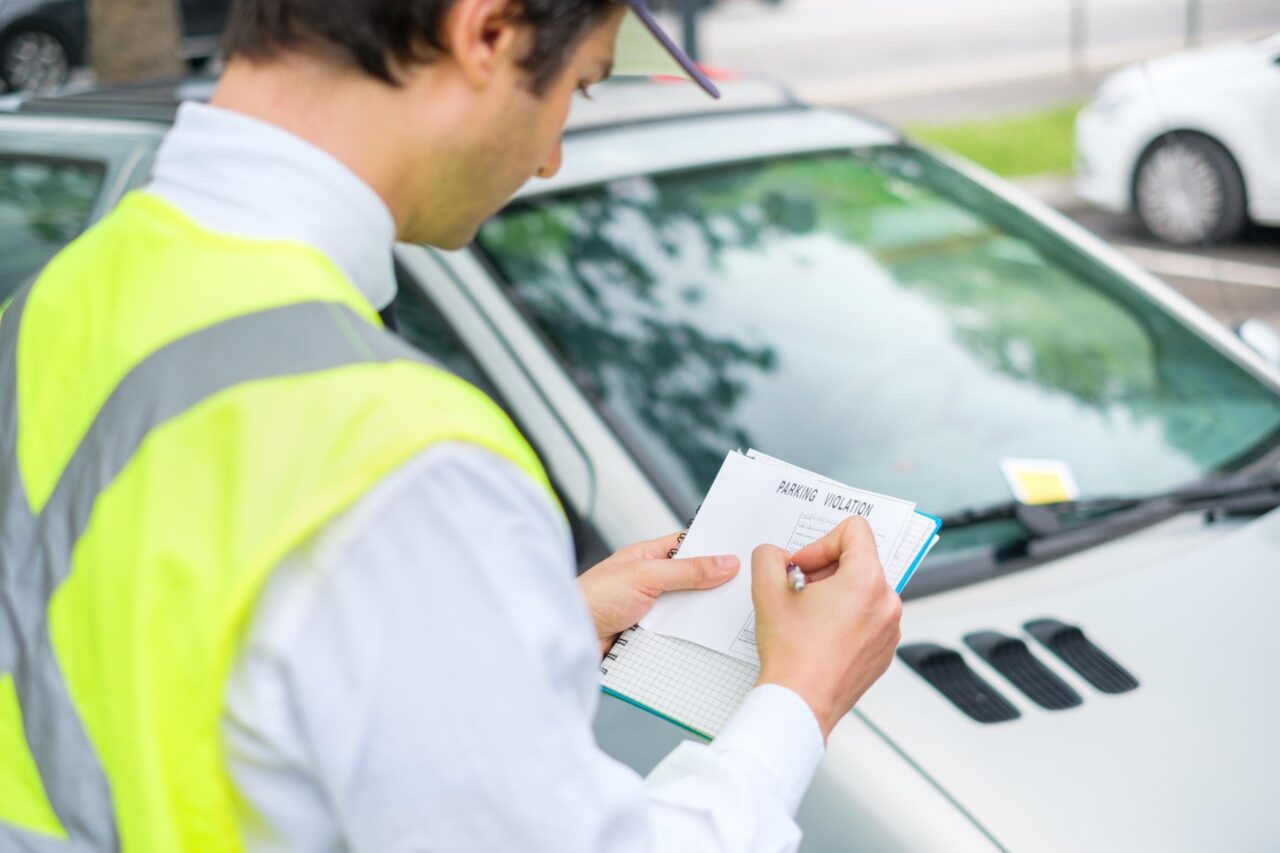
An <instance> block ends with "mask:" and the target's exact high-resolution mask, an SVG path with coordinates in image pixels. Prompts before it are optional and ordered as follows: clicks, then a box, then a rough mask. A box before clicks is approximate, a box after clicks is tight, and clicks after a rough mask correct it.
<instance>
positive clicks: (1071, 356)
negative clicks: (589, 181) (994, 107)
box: [478, 146, 1280, 567]
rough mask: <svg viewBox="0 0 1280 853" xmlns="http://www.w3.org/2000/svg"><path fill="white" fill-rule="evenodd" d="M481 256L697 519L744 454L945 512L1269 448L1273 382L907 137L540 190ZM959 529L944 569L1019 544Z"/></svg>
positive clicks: (1120, 482)
mask: <svg viewBox="0 0 1280 853" xmlns="http://www.w3.org/2000/svg"><path fill="white" fill-rule="evenodd" d="M478 245H479V247H480V249H481V251H482V252H483V254H484V255H485V256H487V258H488V259H489V261H490V262H491V263H492V265H493V266H494V267H495V268H496V269H497V271H498V273H499V274H500V278H501V279H503V280H504V282H505V286H506V287H508V288H509V290H510V292H511V294H512V296H513V298H514V299H515V300H516V301H517V302H518V304H520V305H522V306H523V307H524V308H525V309H526V310H527V311H528V313H529V314H530V315H531V317H532V319H533V320H534V321H535V322H536V324H537V326H538V327H540V328H541V330H542V331H543V332H544V333H545V335H546V337H547V338H548V339H549V340H550V342H551V344H552V345H553V347H554V348H555V349H556V350H557V351H558V352H559V354H560V356H561V357H562V358H563V360H564V361H565V362H566V363H567V365H568V367H569V368H570V372H571V374H572V375H573V376H574V377H575V378H576V379H577V380H578V381H579V382H580V383H581V385H582V386H583V388H584V390H585V391H586V392H587V393H588V394H589V395H590V396H591V397H592V398H593V399H594V400H595V401H596V402H597V404H598V406H599V407H600V409H601V411H602V412H603V413H604V415H605V416H606V417H607V418H608V420H609V421H610V422H611V424H612V425H613V427H614V429H616V430H617V431H618V433H619V434H620V435H621V436H622V438H623V439H624V440H625V441H626V442H627V443H628V444H629V445H630V446H631V447H632V448H633V450H634V451H635V453H636V454H637V456H638V457H639V458H640V459H641V460H642V462H643V463H644V464H645V465H647V466H648V468H649V470H650V472H651V474H652V476H653V478H654V480H655V482H657V483H658V484H659V486H660V487H661V488H663V489H664V490H665V492H666V494H667V495H668V497H669V499H670V500H671V501H672V502H673V503H674V504H675V506H676V509H677V510H678V511H682V512H687V511H689V510H691V509H692V508H693V507H695V506H696V505H697V504H698V502H699V501H700V500H701V498H702V496H703V494H705V492H706V490H707V488H708V486H709V485H710V483H711V481H712V479H713V478H714V477H715V474H716V472H717V470H718V469H719V466H720V463H721V461H722V460H723V458H724V455H725V452H726V451H727V450H729V449H732V448H743V449H745V448H747V447H755V448H758V449H759V450H761V451H763V452H765V453H768V454H771V455H774V456H778V457H781V458H783V459H786V460H788V461H790V462H794V463H796V464H798V465H802V466H804V467H806V468H811V469H813V470H815V471H817V472H820V473H822V474H825V475H827V476H830V477H833V478H835V479H838V480H842V481H844V482H847V483H850V484H852V485H855V486H858V487H861V488H865V489H871V490H874V491H879V492H884V493H887V494H891V495H895V496H899V497H903V498H907V499H909V500H914V501H916V502H918V505H919V506H920V508H921V509H922V510H924V511H928V512H931V513H934V514H937V515H945V514H947V513H951V512H954V511H957V510H960V509H962V508H969V507H974V506H983V505H988V504H992V503H995V502H999V501H1005V500H1009V499H1010V497H1011V494H1010V490H1009V487H1008V485H1007V484H1006V482H1005V481H1004V479H1003V477H1002V475H1001V470H1000V460H1001V459H1004V458H1007V457H1030V458H1042V459H1044V458H1047V459H1055V460H1062V461H1064V462H1066V463H1067V464H1068V465H1069V466H1070V469H1071V471H1072V472H1073V474H1074V478H1075V479H1076V481H1077V482H1078V485H1079V488H1080V491H1081V497H1086V498H1087V497H1091V496H1111V495H1140V494H1145V493H1151V492H1156V491H1162V490H1167V489H1171V488H1175V487H1178V486H1180V485H1183V484H1186V483H1188V482H1191V481H1195V480H1198V479H1201V478H1203V477H1205V476H1206V475H1209V474H1212V473H1215V472H1217V471H1221V470H1224V469H1229V468H1231V467H1233V466H1237V465H1239V464H1242V463H1243V462H1244V461H1245V460H1247V459H1250V458H1253V457H1254V456H1256V455H1257V454H1259V453H1260V452H1262V450H1263V449H1265V448H1267V447H1269V446H1270V445H1271V444H1272V443H1274V442H1275V441H1276V440H1277V438H1276V436H1277V429H1278V427H1280V396H1278V395H1277V394H1276V392H1275V391H1274V390H1272V389H1271V388H1269V387H1268V386H1266V385H1264V384H1263V383H1262V382H1261V381H1260V380H1259V379H1258V378H1256V377H1255V376H1253V375H1252V374H1250V373H1249V372H1247V371H1246V370H1244V369H1242V368H1241V367H1240V366H1239V365H1237V364H1236V363H1235V362H1233V361H1231V360H1229V359H1228V358H1226V357H1224V356H1223V355H1222V354H1221V353H1219V352H1218V351H1217V350H1215V349H1214V348H1213V347H1212V346H1211V345H1209V344H1208V343H1207V342H1206V341H1205V340H1203V339H1202V338H1201V337H1200V336H1198V335H1197V334H1195V333H1193V332H1192V331H1191V330H1189V329H1188V328H1187V327H1186V326H1185V325H1184V324H1183V323H1182V322H1181V321H1179V320H1178V319H1176V318H1175V317H1174V316H1173V315H1172V314H1171V313H1169V312H1168V311H1167V310H1165V309H1164V308H1163V307H1162V306H1161V305H1160V304H1158V303H1157V302H1155V301H1153V300H1152V299H1151V298H1149V297H1148V296H1146V295H1144V293H1143V292H1141V291H1140V290H1139V289H1138V288H1136V287H1135V286H1134V285H1133V284H1131V283H1130V282H1128V281H1127V280H1125V279H1124V278H1123V277H1122V276H1120V275H1119V274H1118V273H1116V272H1115V271H1113V270H1111V269H1110V268H1108V267H1106V266H1104V265H1102V264H1101V263H1100V262H1099V261H1097V260H1096V259H1094V258H1093V257H1091V256H1089V255H1088V254H1086V253H1084V252H1082V251H1080V250H1079V249H1077V248H1075V247H1073V246H1072V245H1070V244H1068V243H1067V242H1065V241H1064V240H1062V239H1061V238H1059V237H1057V236H1056V235H1055V234H1053V233H1052V232H1051V231H1049V230H1048V229H1047V228H1045V227H1044V226H1043V225H1041V224H1039V223H1038V222H1037V221H1035V220H1034V219H1033V218H1031V217H1030V216H1029V215H1027V214H1026V213H1024V212H1022V211H1020V210H1019V209H1018V208H1017V207H1015V206H1014V205H1012V204H1010V203H1008V202H1006V201H1004V200H1002V199H1001V198H999V197H997V196H996V195H994V194H992V193H990V192H988V191H987V190H985V189H983V188H981V187H979V186H978V185H977V184H975V183H974V182H973V181H970V180H969V179H967V178H965V177H963V176H962V175H960V174H958V173H957V172H955V171H954V170H952V169H951V168H949V167H947V166H946V165H944V164H942V163H941V162H939V161H937V160H935V159H934V158H932V157H930V156H929V155H927V154H925V153H922V152H920V151H918V150H916V149H914V148H910V147H905V146H888V147H875V148H870V149H865V150H857V151H852V152H850V151H842V152H828V153H820V154H809V155H801V156H787V157H780V158H775V159H768V160H762V161H757V162H749V163H737V164H732V165H722V166H716V167H714V168H704V169H699V170H695V171H686V172H680V173H672V174H664V175H659V176H650V177H638V178H629V179H626V180H618V181H614V182H611V183H608V184H604V185H600V186H592V187H590V188H587V189H581V190H575V191H572V192H567V193H564V194H560V195H555V196H543V197H535V198H532V199H529V200H526V201H522V202H519V203H517V204H515V205H513V206H512V207H510V208H508V209H507V210H505V211H504V212H502V213H501V214H500V215H499V216H497V217H496V218H495V219H494V220H492V221H490V222H489V223H488V224H487V225H486V226H485V227H484V228H483V230H482V232H481V234H480V236H479V240H478ZM1010 524H1013V523H1012V522H1007V523H1005V525H1006V528H1007V527H1008V525H1010ZM996 526H997V527H998V526H999V525H998V524H997V525H996ZM943 533H944V535H943V539H942V544H941V547H940V548H939V549H937V550H936V551H935V555H934V556H931V558H930V560H929V566H930V567H937V566H942V565H945V564H946V563H947V562H949V561H954V560H955V559H958V556H957V555H958V554H959V552H964V551H969V552H970V556H971V552H972V549H974V548H975V547H980V546H981V547H988V548H989V547H990V546H992V545H994V544H997V540H999V538H1000V536H1001V535H1003V536H1005V537H1006V538H1007V537H1008V536H1010V534H1011V531H1009V530H1008V529H1006V530H1004V532H1003V534H1001V533H1000V532H999V531H995V532H992V531H988V532H986V533H977V532H975V531H956V532H955V533H954V534H953V535H952V536H951V537H948V536H947V535H946V531H945V530H944V531H943ZM975 537H976V538H975ZM948 552H949V553H950V556H948Z"/></svg>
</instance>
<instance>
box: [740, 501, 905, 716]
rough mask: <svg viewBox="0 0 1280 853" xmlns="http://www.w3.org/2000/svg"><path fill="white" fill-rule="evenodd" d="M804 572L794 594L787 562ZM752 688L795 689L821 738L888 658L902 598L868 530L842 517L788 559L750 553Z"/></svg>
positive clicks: (768, 548)
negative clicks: (756, 668) (755, 656)
mask: <svg viewBox="0 0 1280 853" xmlns="http://www.w3.org/2000/svg"><path fill="white" fill-rule="evenodd" d="M788 561H790V562H793V563H795V564H796V565H798V566H800V568H801V569H803V570H804V572H805V575H806V576H807V577H808V584H807V585H806V586H805V588H804V589H803V590H801V591H799V592H796V591H794V590H792V589H791V587H790V585H789V584H788V583H787V563H788ZM751 597H752V599H753V600H754V601H755V608H756V645H757V647H758V648H759V651H760V679H759V681H758V682H757V683H759V684H779V685H781V686H783V687H787V688H789V689H791V690H793V691H795V692H796V693H797V694H798V695H799V696H800V698H801V699H803V700H804V701H805V702H806V703H808V705H809V707H810V708H812V709H813V713H814V716H816V717H817V718H818V725H819V726H820V727H821V728H822V736H823V738H824V739H825V738H826V737H827V736H828V735H829V734H830V733H831V729H832V728H834V727H835V724H836V723H837V722H838V721H839V720H840V718H841V717H843V716H844V715H845V714H846V713H847V712H848V711H849V709H850V708H852V707H853V705H854V703H855V702H857V701H858V699H859V698H861V696H862V694H863V693H865V692H866V690H867V688H868V687H870V686H871V685H872V684H873V683H874V682H875V680H876V679H877V678H879V677H880V676H881V675H883V674H884V671H885V670H886V669H888V668H889V663H890V662H891V661H892V660H893V652H894V649H896V648H897V646H898V640H899V638H900V636H901V635H900V633H899V630H898V622H899V620H900V619H901V617H902V601H901V599H899V598H898V596H897V594H896V593H894V591H893V590H892V589H890V588H889V584H888V582H887V581H886V580H885V577H884V570H883V569H882V568H881V567H880V558H879V556H877V554H876V541H875V537H874V536H873V535H872V533H871V527H870V526H869V525H868V524H867V522H866V520H865V519H862V518H849V519H846V520H845V521H844V522H842V523H841V524H840V525H839V526H837V527H836V528H835V529H834V530H832V531H831V532H830V533H828V534H827V535H826V536H824V537H822V538H821V539H819V540H817V541H816V542H812V543H810V544H809V545H806V546H805V547H804V548H801V549H800V550H799V551H797V552H796V553H795V554H794V555H790V557H789V556H788V554H787V552H786V551H784V550H783V549H781V548H778V547H777V546H774V545H761V546H760V547H759V548H756V550H755V551H754V552H753V553H752V555H751Z"/></svg>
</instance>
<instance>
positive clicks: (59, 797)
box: [0, 288, 425, 851]
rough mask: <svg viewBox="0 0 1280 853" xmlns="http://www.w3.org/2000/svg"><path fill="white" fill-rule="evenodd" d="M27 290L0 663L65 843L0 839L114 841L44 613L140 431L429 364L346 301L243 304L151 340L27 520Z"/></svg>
mask: <svg viewBox="0 0 1280 853" xmlns="http://www.w3.org/2000/svg"><path fill="white" fill-rule="evenodd" d="M28 293H29V288H24V289H23V290H22V291H21V292H20V293H19V294H18V295H17V296H15V298H14V301H13V303H12V304H11V305H10V306H9V308H8V310H6V311H5V312H4V316H3V318H2V320H0V453H2V455H0V520H3V524H4V526H3V529H2V530H0V672H5V671H8V672H11V673H12V674H13V678H14V684H15V686H16V688H17V693H18V697H19V702H20V704H21V706H22V718H23V725H24V727H25V729H26V734H27V740H28V742H29V744H30V746H31V752H32V755H33V756H34V758H35V761H36V766H37V767H38V768H39V770H40V776H41V779H42V781H43V783H44V787H45V791H46V793H47V794H48V797H49V802H50V804H51V805H52V806H53V810H54V812H55V813H56V814H57V815H58V818H59V820H60V821H61V822H62V825H63V826H64V827H65V828H66V830H67V833H68V835H69V836H70V840H69V841H68V842H58V841H52V840H50V839H48V838H45V837H43V836H38V835H35V834H32V833H29V832H26V831H24V830H20V829H18V828H16V827H14V826H11V825H8V824H4V823H0V849H4V850H10V849H18V850H32V851H46V850H55V849H56V850H68V849H87V850H111V849H117V848H118V847H119V839H118V837H117V833H116V827H115V817H114V812H113V809H112V805H111V792H110V788H109V787H108V785H107V781H106V778H105V776H104V774H103V771H102V769H101V767H100V765H99V763H98V761H97V758H96V756H95V754H94V752H93V748H92V746H91V745H90V743H89V741H88V738H87V736H86V734H85V732H84V728H83V726H82V725H81V723H80V720H79V717H78V716H77V714H76V711H75V708H74V706H73V705H72V703H71V700H70V698H69V696H68V695H67V690H66V685H65V682H64V681H63V679H62V676H61V673H60V671H59V669H58V666H57V661H56V659H55V657H54V655H53V651H52V649H51V647H50V644H49V636H48V631H47V623H46V619H45V617H46V611H47V608H48V603H49V599H50V597H51V596H52V595H53V592H54V591H55V590H56V589H57V587H58V585H59V584H61V583H62V581H64V580H65V579H66V577H67V574H68V572H69V571H70V568H71V566H70V563H71V551H72V548H73V546H74V545H75V543H76V541H77V540H78V539H79V538H80V536H81V534H83V532H84V530H85V528H86V526H87V525H88V522H89V516H90V513H91V511H92V509H93V504H94V502H95V501H96V500H97V497H98V495H100V494H101V493H102V491H103V490H104V489H105V488H106V487H107V486H108V485H110V483H111V482H112V481H113V480H114V479H115V477H116V476H117V475H118V474H119V473H120V471H121V470H123V469H124V467H125V465H127V464H128V462H129V460H130V459H131V458H132V457H133V454H134V452H135V451H136V450H137V448H138V447H139V445H140V444H141V443H142V440H143V439H144V438H145V437H146V435H147V434H148V433H149V432H150V431H151V430H153V429H155V428H156V427H157V426H159V425H160V424H163V423H164V422H165V421H168V420H170V419H172V418H174V417H176V416H178V415H180V414H182V413H183V412H184V411H186V410H188V409H190V408H191V407H192V406H195V405H196V404H198V403H200V402H201V401H203V400H205V399H208V398H209V397H211V396H212V395H214V394H216V393H218V392H220V391H224V390H226V389H228V388H231V387H233V386H236V385H240V384H242V383H245V382H251V381H254V380H259V379H269V378H274V377H280V376H290V375H298V374H304V373H312V372H316V371H321V370H328V369H331V368H336V367H341V366H343V365H347V364H354V363H358V362H369V361H390V360H405V359H410V360H417V361H425V359H423V357H422V356H421V354H420V353H418V352H417V351H416V350H414V349H413V348H412V347H410V346H408V345H407V344H405V343H403V342H402V341H400V340H399V339H397V338H395V337H393V336H392V335H390V334H388V333H387V332H385V331H383V330H381V329H379V328H377V327H375V326H373V325H371V324H370V323H369V322H368V321H366V320H364V319H363V318H361V317H360V316H359V315H357V314H356V313H355V312H354V311H352V310H351V309H349V308H347V307H345V306H342V305H338V304H336V303H331V302H307V303H301V304H297V305H289V306H285V307H282V308H273V309H269V310H266V311H261V312H257V313H254V314H248V315H243V316H240V317H235V318H233V319H230V320H227V321H224V322H222V323H219V324H217V325H214V326H210V327H207V328H205V329H202V330H200V331H197V332H195V333H193V334H191V335H189V336H187V337H185V338H182V339H180V340H178V341H175V342H173V343H171V344H169V345H168V346H165V347H164V348H162V349H160V350H157V351H156V352H154V353H152V354H151V355H150V356H148V357H147V358H146V359H145V360H144V361H142V362H141V363H140V364H138V365H137V366H136V367H135V368H134V369H133V370H132V371H131V372H130V373H129V374H128V375H127V376H126V377H125V378H124V380H123V381H121V382H120V384H119V385H118V386H116V388H115V389H114V390H113V392H112V393H111V395H110V397H109V398H108V399H107V401H106V403H105V404H104V405H103V406H102V408H101V409H100V410H99V412H98V414H97V416H96V417H95V418H94V421H93V423H92V424H91V425H90V427H89V430H88V432H86V434H85V436H84V438H83V439H82V441H81V443H80V445H79V446H78V447H77V448H76V451H75V453H74V454H73V455H72V457H71V460H70V461H69V462H68V463H67V466H66V468H65V469H63V471H62V474H61V476H60V478H59V480H58V483H57V485H56V486H55V487H54V490H53V492H52V494H51V495H50V497H49V500H48V502H47V503H46V504H45V506H44V507H43V508H42V509H41V511H40V513H39V515H38V516H36V517H33V516H32V515H31V513H30V510H29V508H28V503H27V498H26V494H25V491H24V486H23V483H22V477H21V475H20V472H19V469H18V463H17V422H18V416H17V379H16V375H17V374H16V370H17V364H16V358H15V354H16V350H17V341H18V327H19V324H20V322H21V318H22V310H23V307H24V306H25V303H26V299H27V296H28Z"/></svg>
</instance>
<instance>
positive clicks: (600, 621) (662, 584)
mask: <svg viewBox="0 0 1280 853" xmlns="http://www.w3.org/2000/svg"><path fill="white" fill-rule="evenodd" d="M679 536H680V534H679V533H672V534H671V535H669V536H662V537H660V538H658V539H650V540H649V541H647V542H638V543H636V544H635V545H631V546H628V547H626V548H623V549H622V550H621V551H618V552H617V553H616V554H614V555H613V556H612V557H609V558H608V559H607V560H605V561H604V562H602V563H598V564H597V565H595V566H592V567H591V568H590V569H589V570H587V571H586V572H583V573H582V574H581V575H579V576H578V588H579V589H581V590H582V595H583V597H584V598H586V599H587V607H588V608H589V609H590V610H591V621H592V622H594V623H595V626H596V636H597V637H599V638H600V655H601V657H603V656H604V655H605V653H606V652H608V651H609V647H610V646H611V645H613V641H614V640H615V639H617V637H618V634H620V633H622V632H623V631H625V630H626V629H627V628H630V627H631V626H632V625H634V624H636V623H637V622H639V621H640V618H641V617H642V616H644V615H645V614H646V613H648V612H649V608H651V607H653V602H655V601H657V599H658V596H659V595H662V593H664V592H669V591H671V590H674V589H711V588H712V587H717V586H720V584H722V583H724V582H725V581H727V580H728V579H729V578H731V577H733V576H734V575H736V574H737V573H738V562H739V561H738V558H737V557H733V556H725V557H694V558H692V559H686V560H671V559H668V558H667V554H668V553H669V552H670V551H671V549H673V548H675V547H676V546H677V545H678V544H679V538H678V537H679Z"/></svg>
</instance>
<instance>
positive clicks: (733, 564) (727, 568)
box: [716, 554, 738, 572]
mask: <svg viewBox="0 0 1280 853" xmlns="http://www.w3.org/2000/svg"><path fill="white" fill-rule="evenodd" d="M736 568H738V558H737V557H735V556H733V555H732V554H724V555H722V556H719V557H716V571H718V572H731V571H733V570H734V569H736Z"/></svg>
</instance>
